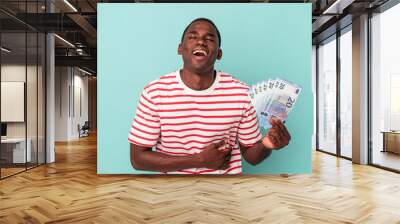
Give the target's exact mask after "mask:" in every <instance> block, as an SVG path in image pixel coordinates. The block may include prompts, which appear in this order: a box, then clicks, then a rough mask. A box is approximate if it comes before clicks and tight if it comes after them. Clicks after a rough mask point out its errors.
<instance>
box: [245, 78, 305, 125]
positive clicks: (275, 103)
mask: <svg viewBox="0 0 400 224" xmlns="http://www.w3.org/2000/svg"><path fill="white" fill-rule="evenodd" d="M301 89H302V88H301V86H299V85H297V84H295V83H292V82H289V81H287V80H284V79H281V78H277V79H269V80H267V81H262V82H258V83H257V84H255V85H252V86H251V87H250V89H249V95H250V98H251V101H252V104H253V106H254V108H255V110H256V113H257V117H258V120H259V124H260V126H261V127H263V128H265V129H268V128H270V127H271V124H270V123H269V121H268V120H269V119H270V118H271V117H272V118H278V119H280V120H281V121H285V120H286V118H287V117H288V114H289V112H290V111H291V110H292V108H293V106H294V104H295V103H296V101H297V97H298V96H299V94H300V92H301Z"/></svg>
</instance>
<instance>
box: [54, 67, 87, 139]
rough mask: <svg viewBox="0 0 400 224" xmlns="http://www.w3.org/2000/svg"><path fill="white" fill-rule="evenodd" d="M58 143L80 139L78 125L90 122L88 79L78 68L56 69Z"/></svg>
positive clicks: (56, 137)
mask: <svg viewBox="0 0 400 224" xmlns="http://www.w3.org/2000/svg"><path fill="white" fill-rule="evenodd" d="M55 85H56V91H55V107H56V109H55V112H56V113H55V120H56V122H55V123H56V132H55V140H56V141H70V140H73V139H77V138H79V132H78V124H79V125H81V126H82V125H83V124H84V122H85V121H87V120H88V77H87V76H84V73H82V72H80V71H79V70H77V69H76V68H72V67H56V84H55Z"/></svg>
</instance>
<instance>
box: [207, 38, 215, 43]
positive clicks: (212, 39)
mask: <svg viewBox="0 0 400 224" xmlns="http://www.w3.org/2000/svg"><path fill="white" fill-rule="evenodd" d="M206 40H208V41H211V42H214V38H212V37H207V38H206Z"/></svg>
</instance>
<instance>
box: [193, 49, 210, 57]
mask: <svg viewBox="0 0 400 224" xmlns="http://www.w3.org/2000/svg"><path fill="white" fill-rule="evenodd" d="M192 54H193V55H194V56H196V57H200V58H203V57H207V55H208V53H207V51H205V50H194V51H193V52H192Z"/></svg>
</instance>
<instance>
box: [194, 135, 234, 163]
mask: <svg viewBox="0 0 400 224" xmlns="http://www.w3.org/2000/svg"><path fill="white" fill-rule="evenodd" d="M224 144H226V142H225V140H222V141H220V142H218V143H212V144H210V145H208V146H207V147H206V148H205V149H204V150H203V151H202V152H200V153H199V154H198V156H199V158H200V161H201V163H202V164H203V166H204V167H206V168H209V169H214V170H222V169H227V168H229V160H230V158H231V152H232V149H231V148H229V149H228V150H220V149H219V148H221V147H222V146H223V145H224Z"/></svg>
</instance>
